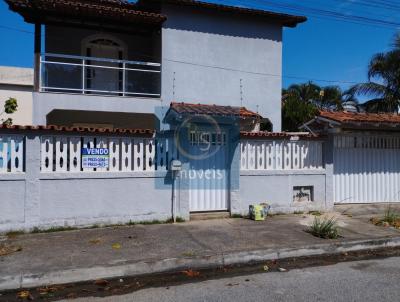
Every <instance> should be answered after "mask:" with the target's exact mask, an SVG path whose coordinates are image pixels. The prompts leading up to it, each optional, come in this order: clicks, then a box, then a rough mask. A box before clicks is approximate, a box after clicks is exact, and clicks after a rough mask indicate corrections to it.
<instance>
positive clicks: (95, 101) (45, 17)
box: [6, 0, 306, 131]
mask: <svg viewBox="0 0 400 302" xmlns="http://www.w3.org/2000/svg"><path fill="white" fill-rule="evenodd" d="M6 2H7V3H8V4H9V7H10V9H11V10H12V11H15V12H17V13H19V14H20V15H21V16H22V17H23V18H24V20H25V21H26V22H28V23H32V24H34V25H35V46H34V52H35V54H34V58H35V59H34V67H35V91H34V95H33V113H32V114H33V116H32V120H33V124H35V125H50V124H51V125H65V126H90V127H96V128H158V127H159V126H160V125H159V124H160V123H162V120H163V117H162V114H163V112H161V114H160V112H158V113H157V110H158V109H157V108H161V107H169V105H170V103H171V102H187V103H196V104H197V103H201V104H216V105H231V106H237V107H239V106H240V107H246V108H247V109H249V110H252V111H253V112H257V113H259V114H260V115H261V116H262V117H264V118H266V119H268V120H269V121H270V123H271V124H272V129H273V131H280V130H281V86H282V43H283V42H282V32H283V28H284V27H295V26H296V25H297V24H298V23H301V22H304V21H305V20H306V18H305V17H299V16H291V15H286V14H280V13H273V12H269V11H264V10H256V9H246V8H239V7H232V6H226V5H220V4H211V3H206V2H201V1H194V0H164V1H162V0H139V1H138V2H136V3H132V2H127V1H124V0H77V1H66V0H36V1H30V0H6ZM165 112H166V110H165V111H164V113H165Z"/></svg>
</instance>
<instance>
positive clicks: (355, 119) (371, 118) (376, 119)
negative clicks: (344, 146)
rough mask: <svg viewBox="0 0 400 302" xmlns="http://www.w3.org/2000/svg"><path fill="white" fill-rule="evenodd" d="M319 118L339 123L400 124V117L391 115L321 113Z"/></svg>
mask: <svg viewBox="0 0 400 302" xmlns="http://www.w3.org/2000/svg"><path fill="white" fill-rule="evenodd" d="M319 116H320V117H323V118H326V119H330V120H332V121H336V122H339V123H400V115H398V114H391V113H354V112H333V111H320V112H319Z"/></svg>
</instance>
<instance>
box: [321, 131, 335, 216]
mask: <svg viewBox="0 0 400 302" xmlns="http://www.w3.org/2000/svg"><path fill="white" fill-rule="evenodd" d="M334 148H335V147H334V136H333V135H332V134H330V135H329V136H328V139H327V140H326V141H325V142H324V143H323V148H322V152H323V156H322V167H323V166H324V165H325V173H326V174H325V175H326V176H325V177H326V178H325V179H326V180H325V202H326V208H327V209H331V208H333V205H334V193H333V192H334V186H333V172H334V171H333V159H334Z"/></svg>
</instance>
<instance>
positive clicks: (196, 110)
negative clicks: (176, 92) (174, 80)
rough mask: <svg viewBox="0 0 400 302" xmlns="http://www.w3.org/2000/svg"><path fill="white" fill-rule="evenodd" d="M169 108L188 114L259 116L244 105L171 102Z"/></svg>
mask: <svg viewBox="0 0 400 302" xmlns="http://www.w3.org/2000/svg"><path fill="white" fill-rule="evenodd" d="M171 109H173V110H174V111H176V112H177V113H179V114H190V115H214V116H238V117H239V116H240V117H242V118H261V116H260V115H259V114H258V113H255V112H253V111H250V110H248V109H246V108H245V107H233V106H220V105H205V104H190V103H174V102H173V103H171Z"/></svg>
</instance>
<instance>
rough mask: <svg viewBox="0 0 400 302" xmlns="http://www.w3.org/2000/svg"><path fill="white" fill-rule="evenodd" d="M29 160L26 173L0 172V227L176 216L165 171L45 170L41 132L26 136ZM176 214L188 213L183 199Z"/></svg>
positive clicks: (92, 222) (1, 228)
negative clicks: (43, 168)
mask: <svg viewBox="0 0 400 302" xmlns="http://www.w3.org/2000/svg"><path fill="white" fill-rule="evenodd" d="M25 165H26V169H25V173H19V174H14V173H5V174H0V196H1V198H0V209H1V211H0V232H6V231H9V230H30V229H32V228H33V227H40V228H49V227H53V226H87V225H93V224H117V223H127V222H129V221H136V222H138V221H149V220H154V219H157V220H167V219H169V218H171V216H172V191H171V188H172V186H171V182H170V181H165V179H168V178H169V177H170V176H169V175H167V173H166V172H124V173H110V172H96V173H93V172H92V173H90V172H89V173H42V172H40V137H39V136H28V137H27V139H26V159H25ZM177 196H178V197H177V200H178V201H180V200H181V199H180V193H179V192H178V195H177ZM177 216H180V217H183V218H185V219H188V218H189V211H188V207H187V206H186V205H184V204H183V203H180V202H178V203H177Z"/></svg>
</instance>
